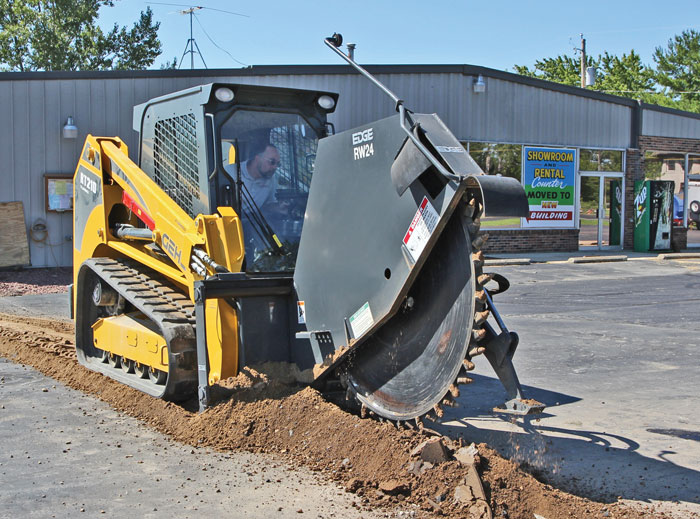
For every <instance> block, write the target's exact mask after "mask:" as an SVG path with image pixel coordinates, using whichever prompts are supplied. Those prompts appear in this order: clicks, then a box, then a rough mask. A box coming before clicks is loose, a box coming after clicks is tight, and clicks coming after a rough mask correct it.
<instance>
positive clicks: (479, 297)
mask: <svg viewBox="0 0 700 519" xmlns="http://www.w3.org/2000/svg"><path fill="white" fill-rule="evenodd" d="M474 299H475V300H476V302H477V303H485V302H486V292H484V291H483V290H478V291H477V292H475V293H474Z"/></svg>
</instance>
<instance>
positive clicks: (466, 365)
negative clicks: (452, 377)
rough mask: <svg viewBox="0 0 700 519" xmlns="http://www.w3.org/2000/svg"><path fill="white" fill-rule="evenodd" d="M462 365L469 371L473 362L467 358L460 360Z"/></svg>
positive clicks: (472, 366)
mask: <svg viewBox="0 0 700 519" xmlns="http://www.w3.org/2000/svg"><path fill="white" fill-rule="evenodd" d="M462 366H464V369H465V370H466V371H471V370H473V369H474V363H473V362H472V361H470V360H469V359H464V360H463V361H462Z"/></svg>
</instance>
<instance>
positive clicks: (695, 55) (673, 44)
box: [654, 29, 700, 112]
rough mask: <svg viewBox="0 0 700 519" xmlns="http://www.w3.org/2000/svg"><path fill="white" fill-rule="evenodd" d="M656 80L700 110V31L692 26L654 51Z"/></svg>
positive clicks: (680, 100) (673, 95)
mask: <svg viewBox="0 0 700 519" xmlns="http://www.w3.org/2000/svg"><path fill="white" fill-rule="evenodd" d="M654 61H655V62H656V81H657V82H658V83H659V85H661V86H662V87H663V88H664V93H665V94H666V95H667V96H669V97H670V98H671V99H672V100H673V101H674V102H676V103H677V104H678V105H679V106H680V107H682V108H684V109H685V110H693V111H695V112H698V111H700V32H698V31H696V30H693V29H688V30H686V31H683V32H682V33H681V34H677V35H676V36H674V37H673V38H671V39H670V40H669V41H668V44H667V46H666V48H662V47H657V48H656V50H655V52H654Z"/></svg>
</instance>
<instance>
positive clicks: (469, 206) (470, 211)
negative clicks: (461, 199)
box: [464, 198, 477, 218]
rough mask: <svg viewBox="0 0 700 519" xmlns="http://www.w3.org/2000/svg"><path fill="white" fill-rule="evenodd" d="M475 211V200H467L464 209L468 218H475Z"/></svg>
mask: <svg viewBox="0 0 700 519" xmlns="http://www.w3.org/2000/svg"><path fill="white" fill-rule="evenodd" d="M476 210H477V203H476V198H472V199H471V200H469V203H468V204H467V208H466V209H465V211H464V212H465V214H466V215H467V216H469V218H474V216H476Z"/></svg>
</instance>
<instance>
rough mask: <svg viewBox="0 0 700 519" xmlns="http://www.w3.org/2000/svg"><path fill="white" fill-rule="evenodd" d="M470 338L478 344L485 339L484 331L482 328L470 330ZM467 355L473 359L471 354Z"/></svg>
mask: <svg viewBox="0 0 700 519" xmlns="http://www.w3.org/2000/svg"><path fill="white" fill-rule="evenodd" d="M472 337H473V338H474V340H475V341H476V342H479V341H481V340H483V339H484V338H485V337H486V330H484V329H483V328H478V329H476V330H472ZM469 355H470V356H472V357H473V355H472V354H471V352H470V353H469Z"/></svg>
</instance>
